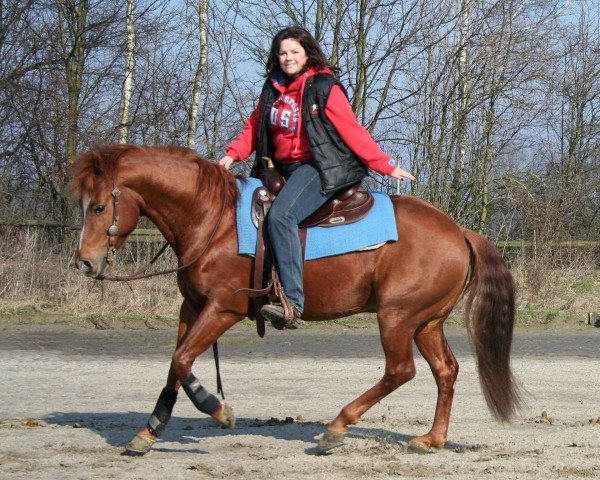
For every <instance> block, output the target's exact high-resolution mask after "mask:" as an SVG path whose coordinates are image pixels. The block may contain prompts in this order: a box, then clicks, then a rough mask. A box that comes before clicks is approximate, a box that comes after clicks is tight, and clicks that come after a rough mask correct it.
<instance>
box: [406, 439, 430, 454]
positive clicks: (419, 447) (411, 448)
mask: <svg viewBox="0 0 600 480" xmlns="http://www.w3.org/2000/svg"><path fill="white" fill-rule="evenodd" d="M407 451H408V452H409V453H418V454H420V455H424V454H426V453H432V452H431V448H429V447H427V446H426V445H423V444H422V443H418V442H413V441H410V442H408V447H407Z"/></svg>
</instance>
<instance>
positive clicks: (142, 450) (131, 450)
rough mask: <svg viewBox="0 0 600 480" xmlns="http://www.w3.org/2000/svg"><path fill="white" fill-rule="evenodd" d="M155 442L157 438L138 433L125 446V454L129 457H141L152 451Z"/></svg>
mask: <svg viewBox="0 0 600 480" xmlns="http://www.w3.org/2000/svg"><path fill="white" fill-rule="evenodd" d="M155 442H156V439H152V438H148V437H141V436H139V435H136V436H135V437H133V440H131V442H129V443H128V444H127V446H126V447H125V451H124V452H123V455H127V456H128V457H141V456H142V455H145V454H146V453H148V452H149V451H150V449H151V448H152V445H154V443H155Z"/></svg>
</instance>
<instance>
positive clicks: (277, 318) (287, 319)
mask: <svg viewBox="0 0 600 480" xmlns="http://www.w3.org/2000/svg"><path fill="white" fill-rule="evenodd" d="M289 310H290V311H289V312H286V309H285V307H284V306H283V305H280V304H267V305H263V307H262V308H261V309H260V313H261V315H262V316H263V317H264V318H266V319H267V320H269V321H270V322H271V325H272V326H273V328H275V329H276V330H295V329H297V328H299V327H300V322H301V320H300V313H299V312H298V310H296V309H295V308H294V307H291V308H290V309H289ZM286 313H287V315H286Z"/></svg>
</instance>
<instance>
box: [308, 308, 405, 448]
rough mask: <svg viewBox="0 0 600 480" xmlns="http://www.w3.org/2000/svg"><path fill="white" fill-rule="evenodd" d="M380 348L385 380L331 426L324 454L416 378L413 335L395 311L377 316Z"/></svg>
mask: <svg viewBox="0 0 600 480" xmlns="http://www.w3.org/2000/svg"><path fill="white" fill-rule="evenodd" d="M378 318H379V328H380V332H381V344H382V346H383V351H384V353H385V372H384V374H383V378H382V379H381V380H380V381H379V382H378V383H377V384H375V385H374V386H373V387H372V388H370V389H369V390H367V391H366V392H365V393H363V394H362V395H361V396H360V397H358V398H357V399H356V400H354V401H353V402H351V403H349V404H348V405H346V406H345V407H344V408H343V409H342V411H341V412H340V414H339V415H338V416H337V417H336V418H335V420H333V422H331V423H330V424H329V426H328V427H327V430H326V431H325V434H324V435H323V436H322V438H321V439H320V441H319V448H320V449H321V450H329V449H331V448H334V447H336V446H339V445H341V444H342V443H343V440H344V437H345V435H346V432H347V431H348V428H347V427H348V425H353V424H355V423H357V422H358V420H359V419H360V417H361V416H362V415H363V414H364V413H365V412H366V411H367V410H368V409H369V408H371V407H372V406H373V405H375V404H376V403H377V402H379V401H381V400H382V399H383V398H384V397H386V396H387V395H389V394H390V393H392V392H393V391H394V390H396V389H397V388H398V387H400V385H402V384H404V383H406V382H408V381H409V380H411V379H412V378H413V377H414V376H415V364H414V361H413V352H412V341H413V340H412V337H413V333H414V331H413V330H411V329H410V328H408V327H406V326H405V325H404V323H403V320H402V319H401V318H402V317H401V316H400V314H399V313H398V312H396V311H386V312H382V311H380V312H378Z"/></svg>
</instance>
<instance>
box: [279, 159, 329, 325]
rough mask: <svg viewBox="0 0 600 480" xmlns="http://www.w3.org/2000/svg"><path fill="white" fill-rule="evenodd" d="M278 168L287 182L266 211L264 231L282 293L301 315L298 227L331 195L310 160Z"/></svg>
mask: <svg viewBox="0 0 600 480" xmlns="http://www.w3.org/2000/svg"><path fill="white" fill-rule="evenodd" d="M277 169H278V171H279V173H281V174H282V175H283V176H284V177H285V179H286V183H285V185H284V186H283V188H282V189H281V192H279V195H277V198H276V199H275V201H274V202H273V205H272V206H271V209H270V210H269V214H268V218H267V229H268V232H269V237H270V241H271V246H272V248H273V253H274V255H275V261H276V262H277V267H278V271H279V278H280V279H281V284H282V286H283V290H284V291H285V294H286V295H287V297H288V299H289V300H290V302H291V303H292V305H293V306H294V308H296V310H298V312H299V313H302V312H303V310H304V288H303V277H302V275H303V270H304V259H303V258H302V245H301V244H300V237H299V235H298V225H299V224H300V223H301V222H302V220H304V219H305V218H306V217H308V216H309V215H310V214H312V213H314V212H315V211H316V210H317V209H318V208H319V207H320V206H321V205H323V204H324V203H325V202H326V201H327V200H328V199H329V198H330V197H331V196H332V195H333V193H326V194H324V193H322V192H321V179H320V177H319V172H318V171H317V169H316V167H315V165H314V163H313V162H312V161H305V162H300V163H294V164H291V165H285V164H281V163H278V164H277Z"/></svg>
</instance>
